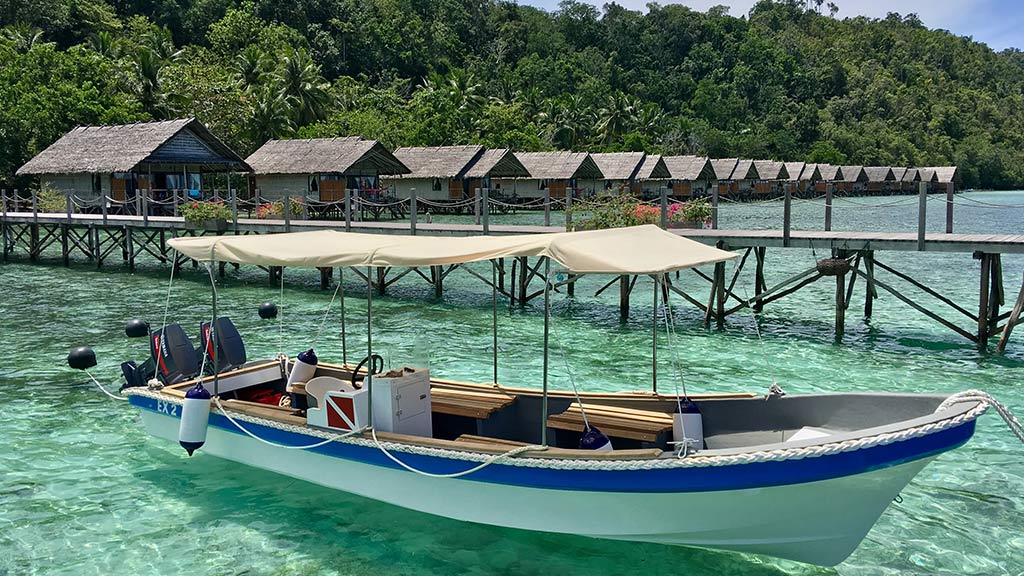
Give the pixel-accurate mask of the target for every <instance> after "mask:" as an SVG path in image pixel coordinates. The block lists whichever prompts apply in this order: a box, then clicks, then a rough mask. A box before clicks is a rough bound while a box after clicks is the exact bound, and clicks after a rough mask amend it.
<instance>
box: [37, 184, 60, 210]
mask: <svg viewBox="0 0 1024 576" xmlns="http://www.w3.org/2000/svg"><path fill="white" fill-rule="evenodd" d="M36 206H37V207H38V208H39V211H40V212H51V213H53V212H61V213H63V212H67V210H68V198H67V195H66V194H64V193H63V192H61V191H60V190H55V189H53V188H51V187H50V185H49V183H46V184H44V185H43V186H42V187H41V188H40V189H39V192H38V194H37V196H36Z"/></svg>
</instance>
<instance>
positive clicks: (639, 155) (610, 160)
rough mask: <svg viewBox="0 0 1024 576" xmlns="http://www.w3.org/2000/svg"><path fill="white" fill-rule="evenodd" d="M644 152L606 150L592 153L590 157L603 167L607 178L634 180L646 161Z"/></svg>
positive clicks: (599, 166)
mask: <svg viewBox="0 0 1024 576" xmlns="http://www.w3.org/2000/svg"><path fill="white" fill-rule="evenodd" d="M644 156H645V154H644V153H643V152H606V153H597V154H591V155H590V157H591V158H593V159H594V162H596V163H597V167H598V168H600V169H601V173H602V174H604V179H605V180H632V179H634V178H636V172H637V170H638V169H639V168H640V164H641V163H643V161H644Z"/></svg>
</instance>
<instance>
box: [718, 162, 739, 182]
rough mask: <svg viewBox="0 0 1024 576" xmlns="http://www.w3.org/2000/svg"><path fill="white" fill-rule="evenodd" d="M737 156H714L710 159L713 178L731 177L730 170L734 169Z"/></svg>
mask: <svg viewBox="0 0 1024 576" xmlns="http://www.w3.org/2000/svg"><path fill="white" fill-rule="evenodd" d="M737 162H739V159H738V158H715V159H713V160H711V169H712V170H713V171H714V173H715V180H728V179H729V178H731V177H732V171H733V170H735V169H736V163H737Z"/></svg>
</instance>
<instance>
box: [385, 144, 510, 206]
mask: <svg viewBox="0 0 1024 576" xmlns="http://www.w3.org/2000/svg"><path fill="white" fill-rule="evenodd" d="M395 156H396V157H397V158H398V159H399V160H400V161H401V162H402V163H404V164H405V165H406V166H408V167H409V169H410V172H408V173H406V174H404V175H401V176H396V177H394V178H389V179H387V181H386V184H387V186H389V187H390V188H391V190H392V191H393V192H394V194H395V196H397V197H398V198H409V197H411V196H412V191H413V189H415V190H416V197H417V198H423V199H425V200H432V201H452V202H458V201H461V200H464V199H468V198H471V197H473V196H474V194H475V193H476V191H477V190H483V189H484V188H487V189H490V190H492V191H493V192H494V193H495V194H496V195H502V196H505V195H511V191H508V190H506V189H505V188H504V187H503V186H502V180H501V179H504V178H523V177H528V176H529V175H530V172H529V171H528V170H527V169H526V167H525V166H523V164H522V162H520V161H519V159H518V158H517V157H516V155H515V154H514V153H513V152H512V151H511V150H509V149H507V148H496V149H487V148H484V147H483V146H479V145H467V146H417V147H405V148H399V149H397V150H395Z"/></svg>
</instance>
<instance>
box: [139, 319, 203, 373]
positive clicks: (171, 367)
mask: <svg viewBox="0 0 1024 576" xmlns="http://www.w3.org/2000/svg"><path fill="white" fill-rule="evenodd" d="M149 353H150V356H151V358H152V359H153V363H154V364H155V365H156V377H157V378H158V379H159V380H160V382H161V383H163V385H164V386H170V385H171V384H177V383H179V382H184V381H185V380H190V379H192V378H194V377H195V376H196V374H198V373H199V363H198V362H197V361H196V349H195V346H193V345H192V341H191V340H189V337H188V334H185V330H184V329H183V328H182V327H181V324H168V325H166V326H164V327H163V328H160V329H159V330H156V331H155V332H153V333H151V334H150V335H149Z"/></svg>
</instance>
